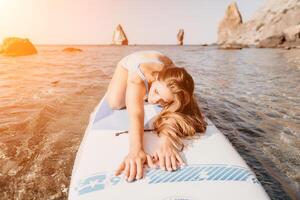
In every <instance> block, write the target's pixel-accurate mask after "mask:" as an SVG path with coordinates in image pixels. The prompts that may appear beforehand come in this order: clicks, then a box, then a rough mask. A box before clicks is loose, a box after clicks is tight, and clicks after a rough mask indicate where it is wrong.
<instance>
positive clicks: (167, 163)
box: [165, 156, 172, 171]
mask: <svg viewBox="0 0 300 200" xmlns="http://www.w3.org/2000/svg"><path fill="white" fill-rule="evenodd" d="M165 159H166V167H167V169H168V171H172V165H171V157H170V156H166V158H165Z"/></svg>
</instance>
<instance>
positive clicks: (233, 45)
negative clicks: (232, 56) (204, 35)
mask: <svg viewBox="0 0 300 200" xmlns="http://www.w3.org/2000/svg"><path fill="white" fill-rule="evenodd" d="M247 47H248V46H247V45H243V44H237V43H230V44H229V43H225V44H221V45H219V46H218V49H225V50H226V49H228V50H234V49H242V48H247Z"/></svg>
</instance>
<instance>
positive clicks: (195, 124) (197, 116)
mask: <svg viewBox="0 0 300 200" xmlns="http://www.w3.org/2000/svg"><path fill="white" fill-rule="evenodd" d="M157 80H158V81H161V82H164V83H165V84H166V86H167V87H168V88H169V89H170V91H171V92H172V94H173V95H174V100H173V101H172V102H171V103H170V104H168V105H165V106H164V107H163V109H162V111H161V113H160V114H159V115H158V116H157V117H156V118H155V120H154V123H153V126H154V130H155V131H156V133H157V134H158V135H160V134H164V135H167V136H168V137H169V138H170V139H171V141H172V143H173V145H174V146H175V147H176V148H177V149H178V150H180V151H182V150H183V148H184V143H183V140H182V139H184V138H187V139H188V138H193V136H195V135H196V132H199V133H204V132H205V131H206V126H207V122H206V121H205V120H204V116H203V114H202V113H201V110H200V108H199V106H198V104H197V101H196V99H195V96H194V80H193V78H192V76H191V75H190V74H189V73H188V72H187V71H186V70H185V68H183V67H171V68H166V69H164V70H162V71H160V72H159V73H158V76H157Z"/></svg>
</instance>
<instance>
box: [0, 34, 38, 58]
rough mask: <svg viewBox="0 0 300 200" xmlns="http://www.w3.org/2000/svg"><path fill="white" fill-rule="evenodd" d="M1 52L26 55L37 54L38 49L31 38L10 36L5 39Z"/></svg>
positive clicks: (8, 54) (11, 54)
mask: <svg viewBox="0 0 300 200" xmlns="http://www.w3.org/2000/svg"><path fill="white" fill-rule="evenodd" d="M0 53H2V54H3V55H4V56H26V55H33V54H37V50H36V48H35V47H34V46H33V44H32V43H31V42H30V41H29V39H22V38H17V37H9V38H5V39H4V40H3V44H2V48H1V50H0Z"/></svg>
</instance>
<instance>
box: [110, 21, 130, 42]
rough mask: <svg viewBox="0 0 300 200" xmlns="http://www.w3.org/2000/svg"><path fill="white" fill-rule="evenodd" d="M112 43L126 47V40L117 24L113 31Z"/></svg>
mask: <svg viewBox="0 0 300 200" xmlns="http://www.w3.org/2000/svg"><path fill="white" fill-rule="evenodd" d="M112 43H113V44H114V45H128V39H127V37H126V34H125V32H124V30H123V28H122V26H121V25H120V24H118V26H117V28H116V29H115V31H114V34H113V41H112Z"/></svg>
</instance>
